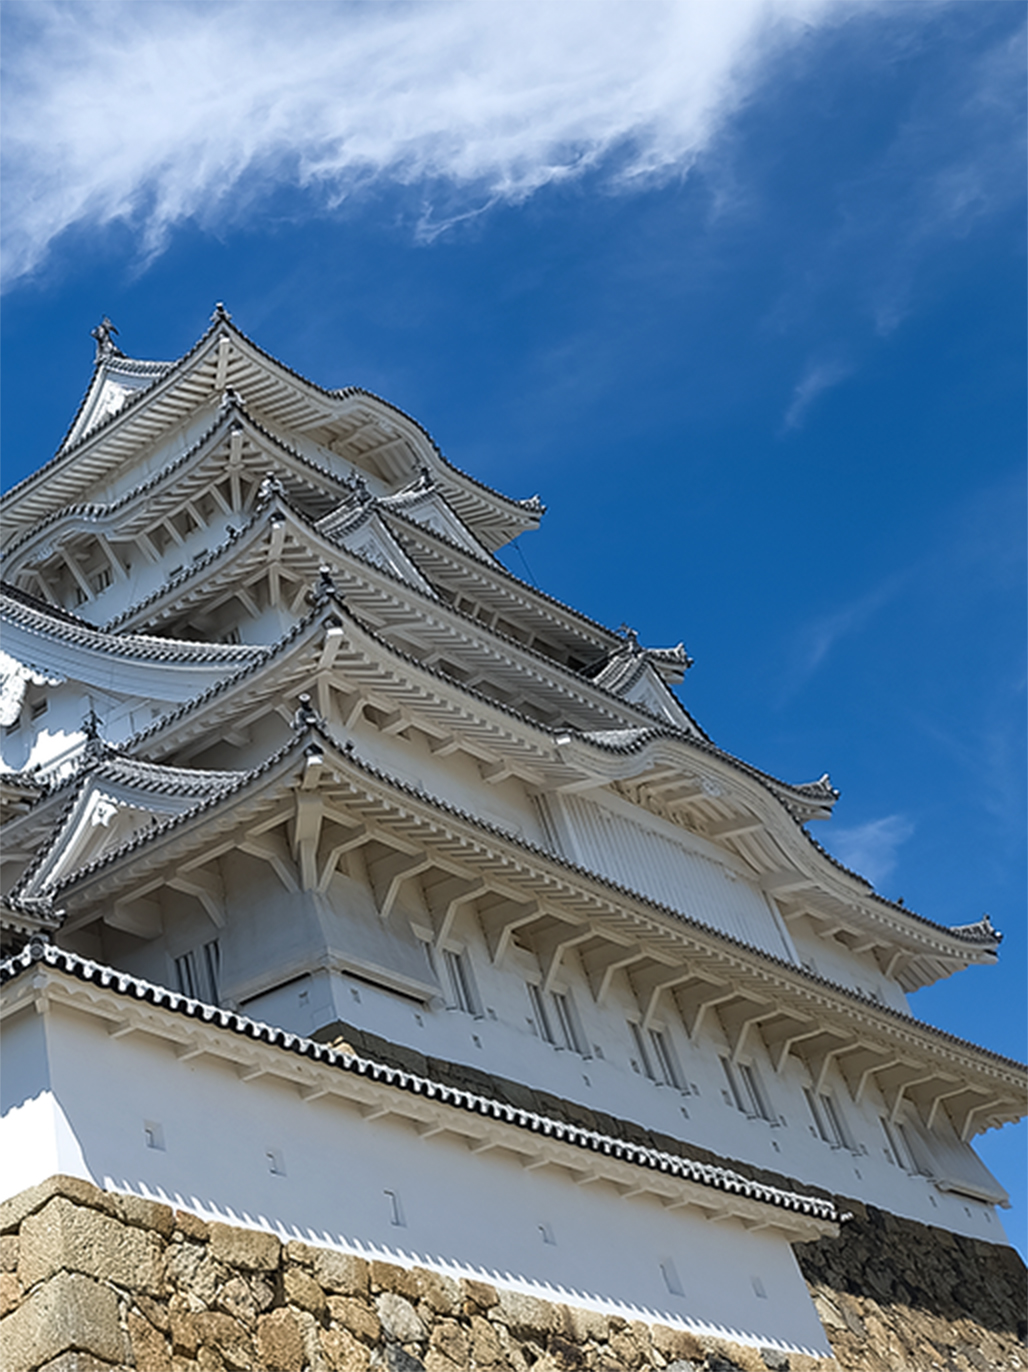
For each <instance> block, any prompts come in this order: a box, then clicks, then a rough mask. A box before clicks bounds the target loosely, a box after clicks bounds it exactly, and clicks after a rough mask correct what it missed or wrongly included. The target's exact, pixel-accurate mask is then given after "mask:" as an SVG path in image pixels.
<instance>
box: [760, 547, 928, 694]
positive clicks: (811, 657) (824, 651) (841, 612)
mask: <svg viewBox="0 0 1028 1372" xmlns="http://www.w3.org/2000/svg"><path fill="white" fill-rule="evenodd" d="M909 577H910V572H909V570H905V571H901V572H896V573H894V574H892V575H891V576H887V577H885V578H884V579H883V580H882V581H880V582H878V584H877V585H875V586H872V587H871V589H870V590H869V591H866V592H865V593H864V594H863V595H862V596H858V597H857V598H856V599H855V600H851V601H849V602H848V603H847V604H845V605H841V606H840V607H839V608H838V609H837V610H832V611H831V612H830V613H828V614H824V615H820V616H818V618H816V619H813V620H811V621H810V622H809V623H807V624H805V625H804V626H803V627H802V628H801V629H800V631H799V632H798V634H797V635H796V641H795V645H794V648H793V654H792V658H793V660H792V664H791V668H790V669H789V670H788V672H787V673H786V678H785V682H784V693H785V695H786V696H789V695H792V694H793V692H794V691H796V690H798V689H799V687H800V686H802V685H803V684H804V683H805V682H806V681H807V680H808V679H809V678H810V677H811V676H813V674H814V673H815V672H816V671H817V669H818V668H819V667H820V666H821V664H822V663H823V662H824V661H825V659H826V658H827V657H828V655H829V654H830V653H831V652H832V650H833V649H834V648H835V646H836V644H838V643H840V642H841V641H842V640H843V639H845V638H848V637H849V636H850V635H851V634H856V633H859V632H860V631H861V630H862V629H863V628H864V627H865V625H867V624H868V623H869V622H870V621H871V620H872V619H873V618H874V616H875V615H876V614H877V613H878V611H879V610H881V609H882V608H883V607H884V606H886V605H888V604H889V602H890V601H892V600H894V599H895V597H896V596H897V595H898V594H899V593H900V591H901V590H903V588H904V586H905V584H906V582H907V581H908V580H909Z"/></svg>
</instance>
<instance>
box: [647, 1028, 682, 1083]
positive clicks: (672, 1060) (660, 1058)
mask: <svg viewBox="0 0 1028 1372" xmlns="http://www.w3.org/2000/svg"><path fill="white" fill-rule="evenodd" d="M650 1042H651V1043H652V1044H653V1056H654V1060H655V1061H656V1064H657V1069H658V1071H659V1073H660V1076H661V1077H662V1078H663V1081H664V1085H665V1086H674V1087H675V1088H676V1089H677V1090H679V1091H681V1090H683V1089H684V1088H683V1085H682V1073H681V1071H680V1070H679V1066H678V1059H677V1058H676V1056H675V1050H674V1048H673V1047H672V1045H671V1041H670V1039H669V1038H668V1037H667V1035H666V1034H665V1033H664V1030H663V1029H651V1030H650Z"/></svg>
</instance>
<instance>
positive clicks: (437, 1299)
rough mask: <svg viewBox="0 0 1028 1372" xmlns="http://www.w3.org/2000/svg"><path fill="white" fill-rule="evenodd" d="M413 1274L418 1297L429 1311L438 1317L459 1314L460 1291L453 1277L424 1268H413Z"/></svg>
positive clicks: (458, 1284)
mask: <svg viewBox="0 0 1028 1372" xmlns="http://www.w3.org/2000/svg"><path fill="white" fill-rule="evenodd" d="M413 1273H414V1275H415V1276H416V1277H417V1279H418V1296H419V1298H420V1300H422V1301H424V1302H425V1304H426V1305H427V1306H428V1307H429V1309H431V1310H432V1311H434V1312H435V1313H436V1314H438V1315H456V1314H459V1312H460V1306H461V1289H460V1282H459V1281H457V1280H456V1278H455V1277H450V1276H448V1275H447V1274H446V1273H445V1272H430V1271H429V1270H428V1269H427V1268H425V1267H415V1268H414V1269H413Z"/></svg>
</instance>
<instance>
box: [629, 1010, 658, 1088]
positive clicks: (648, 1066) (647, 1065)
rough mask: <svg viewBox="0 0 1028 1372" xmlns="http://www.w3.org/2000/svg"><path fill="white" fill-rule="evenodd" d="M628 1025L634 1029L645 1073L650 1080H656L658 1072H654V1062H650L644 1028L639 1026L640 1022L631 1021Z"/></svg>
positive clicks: (636, 1045)
mask: <svg viewBox="0 0 1028 1372" xmlns="http://www.w3.org/2000/svg"><path fill="white" fill-rule="evenodd" d="M628 1027H629V1029H631V1031H632V1039H633V1041H634V1043H635V1051H636V1052H637V1053H638V1054H639V1066H640V1067H641V1068H642V1070H643V1072H644V1073H645V1075H646V1076H648V1077H649V1079H650V1081H656V1080H657V1074H656V1072H654V1070H653V1064H652V1063H651V1062H650V1054H649V1050H648V1049H647V1047H646V1040H645V1039H644V1038H643V1032H642V1030H641V1029H640V1028H639V1026H638V1024H635V1023H633V1022H632V1021H629V1024H628Z"/></svg>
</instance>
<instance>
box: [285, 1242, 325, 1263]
mask: <svg viewBox="0 0 1028 1372" xmlns="http://www.w3.org/2000/svg"><path fill="white" fill-rule="evenodd" d="M317 1251H318V1250H317V1249H316V1248H312V1247H311V1245H310V1244H309V1243H301V1242H300V1240H299V1239H290V1240H289V1242H288V1243H287V1244H286V1245H285V1246H284V1247H283V1249H282V1254H283V1256H284V1257H285V1259H286V1261H287V1262H296V1263H299V1264H300V1265H301V1266H303V1267H313V1266H314V1257H315V1254H316V1253H317Z"/></svg>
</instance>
